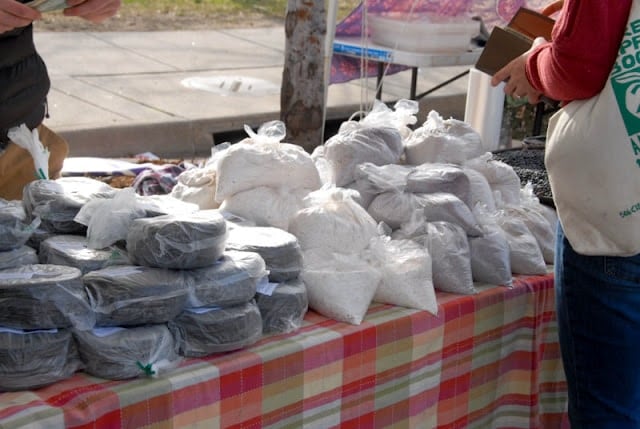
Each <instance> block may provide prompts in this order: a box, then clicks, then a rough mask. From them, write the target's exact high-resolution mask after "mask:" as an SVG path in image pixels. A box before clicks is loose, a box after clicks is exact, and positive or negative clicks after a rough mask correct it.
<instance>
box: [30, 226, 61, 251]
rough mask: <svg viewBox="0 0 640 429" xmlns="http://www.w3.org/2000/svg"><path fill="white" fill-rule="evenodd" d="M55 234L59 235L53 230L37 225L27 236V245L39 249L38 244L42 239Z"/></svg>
mask: <svg viewBox="0 0 640 429" xmlns="http://www.w3.org/2000/svg"><path fill="white" fill-rule="evenodd" d="M56 235H59V234H58V233H55V232H51V231H47V230H45V229H42V228H40V227H38V228H36V229H35V230H34V231H33V234H31V236H30V237H29V240H28V241H27V246H29V247H31V248H33V249H36V250H39V249H40V244H41V243H42V242H43V241H44V240H46V239H47V238H50V237H55V236H56Z"/></svg>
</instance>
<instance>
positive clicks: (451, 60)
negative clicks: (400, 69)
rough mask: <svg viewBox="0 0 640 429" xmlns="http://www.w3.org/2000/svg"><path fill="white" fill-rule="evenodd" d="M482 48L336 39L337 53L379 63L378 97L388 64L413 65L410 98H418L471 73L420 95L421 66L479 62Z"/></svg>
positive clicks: (348, 38) (459, 64)
mask: <svg viewBox="0 0 640 429" xmlns="http://www.w3.org/2000/svg"><path fill="white" fill-rule="evenodd" d="M481 52H482V48H477V49H473V50H468V51H463V52H452V53H448V52H447V53H422V52H409V51H403V50H399V49H393V48H390V47H386V46H381V45H377V44H375V43H372V42H371V41H370V40H369V39H366V40H362V38H360V37H336V38H335V39H334V42H333V53H334V54H339V55H346V56H350V57H355V58H364V59H366V60H368V61H373V62H376V63H377V65H378V76H377V85H376V88H377V93H376V97H377V98H378V99H380V97H381V96H382V79H383V77H384V69H385V66H386V65H387V64H397V65H401V66H407V67H409V68H411V87H410V90H409V92H410V93H409V98H410V99H411V100H416V99H419V98H422V97H424V96H425V95H427V94H429V93H431V92H433V91H435V90H436V89H438V88H441V87H442V86H444V85H447V84H449V83H451V82H453V81H454V80H456V79H459V78H460V77H462V76H464V75H466V74H467V73H468V71H465V72H463V73H460V74H458V75H456V76H454V77H453V78H451V79H448V80H447V81H445V82H442V83H441V84H439V85H438V86H437V87H434V88H431V89H430V90H428V91H426V92H424V93H422V94H420V95H418V94H416V92H417V82H418V69H419V68H430V67H452V66H466V65H469V66H471V65H473V64H475V63H476V61H477V60H478V58H479V57H480V53H481Z"/></svg>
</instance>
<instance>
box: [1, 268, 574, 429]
mask: <svg viewBox="0 0 640 429" xmlns="http://www.w3.org/2000/svg"><path fill="white" fill-rule="evenodd" d="M478 287H479V288H480V290H481V292H480V293H479V294H477V295H474V296H460V295H450V294H444V293H439V294H438V301H439V314H438V316H433V315H431V314H430V313H427V312H424V311H417V310H410V309H406V308H401V307H394V306H390V305H382V304H373V305H372V306H371V308H370V310H369V312H368V314H367V316H366V318H365V320H364V321H363V323H362V324H361V325H359V326H355V325H349V324H345V323H340V322H336V321H334V320H330V319H327V318H325V317H322V316H320V315H318V314H317V313H315V312H313V311H310V312H309V313H308V314H307V316H306V318H305V323H304V325H303V326H302V328H301V329H300V330H299V331H297V332H295V333H292V334H288V335H280V336H272V337H267V338H264V339H262V340H261V341H260V342H259V343H257V344H255V345H253V346H252V347H250V348H247V349H244V350H241V351H237V352H232V353H226V354H223V355H214V356H210V357H208V358H205V359H186V360H184V361H183V362H182V364H181V365H180V367H178V368H177V369H174V370H173V371H172V372H170V373H167V374H165V375H161V376H159V377H157V378H141V379H134V380H129V381H107V380H102V379H98V378H94V377H90V376H88V375H86V374H84V373H77V374H75V375H74V376H73V377H72V378H70V379H67V380H65V381H62V382H60V383H57V384H54V385H51V386H48V387H45V388H42V389H40V390H37V391H23V392H10V393H2V394H0V427H2V428H4V429H10V428H29V429H35V428H45V427H46V428H63V427H68V428H109V429H116V428H141V427H145V428H183V427H192V428H196V427H197V428H207V429H210V428H218V427H220V428H291V429H294V428H295V429H298V428H322V429H326V428H331V427H345V428H367V429H369V428H389V427H393V428H424V429H430V428H507V427H508V428H527V429H529V428H544V429H551V428H559V427H563V425H566V419H565V401H566V384H565V381H564V376H563V372H562V365H561V361H560V357H559V347H558V344H557V331H556V321H555V311H554V294H553V276H552V274H548V275H545V276H533V277H516V279H515V282H514V286H513V288H506V287H503V286H497V287H496V286H478Z"/></svg>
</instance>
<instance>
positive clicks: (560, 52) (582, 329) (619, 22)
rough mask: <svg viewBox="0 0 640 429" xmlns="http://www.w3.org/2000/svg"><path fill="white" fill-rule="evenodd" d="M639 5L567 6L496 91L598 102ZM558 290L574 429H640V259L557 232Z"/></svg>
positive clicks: (624, 0) (591, 1)
mask: <svg viewBox="0 0 640 429" xmlns="http://www.w3.org/2000/svg"><path fill="white" fill-rule="evenodd" d="M633 1H634V0H613V1H603V0H582V1H580V0H566V1H564V2H563V3H564V4H563V5H562V9H561V11H560V16H559V18H558V20H557V22H556V24H555V26H554V29H553V32H552V40H551V41H547V40H544V39H536V40H535V42H534V43H533V46H532V48H531V49H530V50H529V51H528V52H526V53H525V54H523V55H522V56H520V57H519V58H517V59H515V60H513V61H512V62H510V63H509V64H508V65H507V66H505V67H504V68H503V69H501V70H499V71H498V72H496V74H495V75H494V76H493V78H492V84H493V85H494V86H495V85H498V84H499V83H500V82H503V81H507V83H506V85H505V88H504V90H505V93H506V94H508V95H512V96H514V97H527V98H528V100H529V102H531V103H537V102H538V100H539V99H540V96H541V95H545V96H546V97H549V98H551V99H555V100H560V101H562V103H563V105H566V104H567V103H570V102H571V101H572V100H579V99H588V98H591V97H593V96H595V95H597V94H598V93H599V92H600V91H602V89H603V88H604V86H605V84H606V82H607V79H608V77H609V74H610V72H611V70H612V68H613V65H614V63H615V60H616V56H617V54H618V50H619V47H620V43H621V41H622V37H623V35H624V32H625V27H626V24H627V21H628V18H629V11H630V9H631V5H632V2H633ZM635 1H638V0H635ZM556 3H558V2H556ZM608 144H611V143H610V142H607V141H603V142H602V150H603V152H604V151H606V150H607V145H608ZM576 192H580V190H576ZM587 192H588V191H587ZM555 284H556V301H557V303H556V305H557V316H558V327H559V339H560V348H561V352H562V360H563V364H564V370H565V374H566V377H567V385H568V396H569V404H568V413H569V420H570V422H571V427H572V429H578V428H598V429H608V428H612V429H613V428H615V429H625V428H640V255H635V256H630V257H610V256H585V255H581V254H578V253H577V252H575V251H574V250H573V248H572V247H571V244H570V243H569V242H568V241H567V240H566V238H565V237H564V233H563V230H562V226H561V225H558V237H557V248H556V260H555Z"/></svg>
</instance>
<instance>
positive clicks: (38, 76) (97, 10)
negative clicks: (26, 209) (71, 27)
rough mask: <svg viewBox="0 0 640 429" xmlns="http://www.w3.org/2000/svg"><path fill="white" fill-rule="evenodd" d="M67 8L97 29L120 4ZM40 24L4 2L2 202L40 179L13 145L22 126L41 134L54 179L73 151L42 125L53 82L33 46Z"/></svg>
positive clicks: (83, 2)
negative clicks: (12, 138) (15, 130)
mask: <svg viewBox="0 0 640 429" xmlns="http://www.w3.org/2000/svg"><path fill="white" fill-rule="evenodd" d="M25 1H28V0H25ZM66 4H67V8H66V9H64V11H63V14H64V15H65V16H76V17H80V18H83V19H86V20H88V21H91V22H94V23H99V22H102V21H104V20H105V19H107V18H109V17H111V16H113V15H115V14H116V12H117V11H118V9H119V8H120V4H121V0H67V1H66ZM40 18H42V15H41V13H40V12H38V11H37V10H35V9H33V8H31V7H29V6H27V5H25V4H23V3H22V2H20V1H17V0H0V152H1V154H0V197H1V198H5V199H19V198H21V197H22V189H23V187H24V185H26V184H27V183H28V182H30V181H32V180H34V179H35V178H36V176H35V168H34V165H33V160H32V159H31V155H30V154H29V153H28V152H27V151H26V150H24V149H22V148H20V147H18V146H17V145H16V144H14V143H12V142H11V141H10V140H9V137H8V135H7V133H8V131H9V130H10V129H11V128H13V127H18V126H20V125H21V124H25V125H26V126H27V127H28V128H29V129H35V128H38V132H39V134H40V140H41V142H42V144H43V145H44V146H45V147H47V148H48V150H49V153H50V156H49V177H50V178H56V177H57V176H58V175H59V174H60V171H61V170H62V163H63V161H64V158H65V157H66V155H67V153H68V151H69V148H68V145H67V143H66V142H65V141H64V139H63V138H61V137H60V136H59V135H57V134H56V133H55V132H53V131H52V130H50V129H49V128H47V127H46V126H45V125H44V124H43V123H42V122H43V120H44V118H45V116H46V115H47V94H48V93H49V88H50V81H49V74H48V72H47V67H46V65H45V63H44V61H43V60H42V58H41V57H40V55H38V52H37V51H36V47H35V45H34V41H33V21H36V20H38V19H40Z"/></svg>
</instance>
